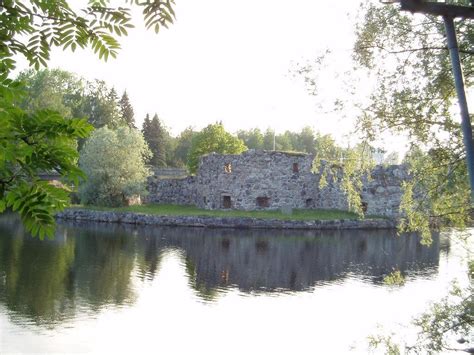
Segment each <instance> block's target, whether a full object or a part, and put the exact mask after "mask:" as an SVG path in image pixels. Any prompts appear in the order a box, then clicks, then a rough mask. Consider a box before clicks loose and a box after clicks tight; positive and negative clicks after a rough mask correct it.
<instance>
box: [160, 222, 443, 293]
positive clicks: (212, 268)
mask: <svg viewBox="0 0 474 355" xmlns="http://www.w3.org/2000/svg"><path fill="white" fill-rule="evenodd" d="M157 232H158V231H157ZM160 232H161V233H163V234H162V235H164V236H165V240H166V241H167V242H168V243H169V245H173V246H178V247H180V248H182V249H183V250H184V251H185V254H186V261H187V264H188V265H192V269H191V270H190V271H192V274H191V275H190V276H191V277H192V280H193V281H194V283H195V284H196V286H198V287H199V289H201V290H202V289H203V288H204V289H208V290H209V289H212V288H216V287H226V286H228V285H232V286H235V287H238V288H239V289H240V290H242V291H257V290H261V291H273V290H292V291H300V290H306V289H309V288H311V287H313V286H315V285H316V284H318V283H319V282H325V281H332V280H342V279H344V278H346V277H347V276H348V275H349V274H350V275H355V276H356V277H359V278H361V277H362V278H368V279H370V280H372V281H373V282H380V281H381V280H382V278H383V276H385V275H386V274H388V273H390V272H391V271H393V270H401V271H402V272H403V273H405V274H408V275H410V274H414V273H416V274H419V273H423V274H426V275H428V274H431V273H434V272H435V271H436V267H437V265H438V262H439V248H440V244H439V237H437V236H435V237H434V240H433V244H432V246H431V247H429V248H427V247H423V246H421V245H420V244H419V242H418V237H416V236H414V235H410V236H404V237H397V236H396V234H395V233H394V232H388V231H376V232H375V231H351V232H348V231H344V232H341V231H334V232H327V231H326V232H324V234H323V235H321V234H319V235H318V234H315V233H314V232H300V233H299V234H296V235H295V232H294V231H293V232H275V231H272V232H268V231H251V232H249V231H223V230H218V231H217V230H197V231H196V230H193V231H192V232H193V236H192V238H189V237H188V238H183V237H181V236H179V235H176V234H174V233H173V232H172V230H170V231H160ZM160 232H158V233H160ZM189 232H191V231H189ZM182 233H186V232H185V231H182Z"/></svg>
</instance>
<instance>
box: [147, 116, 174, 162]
mask: <svg viewBox="0 0 474 355" xmlns="http://www.w3.org/2000/svg"><path fill="white" fill-rule="evenodd" d="M142 132H143V137H145V141H146V142H147V143H148V146H149V147H150V151H151V154H152V155H151V157H150V160H149V164H151V165H153V166H156V167H163V166H166V161H167V159H166V158H167V153H168V152H167V149H166V148H167V141H168V140H169V138H170V136H169V133H168V131H167V130H166V128H165V127H164V125H163V124H162V123H161V120H160V119H159V118H158V115H157V114H156V113H155V115H154V116H153V118H152V119H151V120H150V118H149V115H148V114H147V116H146V117H145V121H144V122H143V131H142Z"/></svg>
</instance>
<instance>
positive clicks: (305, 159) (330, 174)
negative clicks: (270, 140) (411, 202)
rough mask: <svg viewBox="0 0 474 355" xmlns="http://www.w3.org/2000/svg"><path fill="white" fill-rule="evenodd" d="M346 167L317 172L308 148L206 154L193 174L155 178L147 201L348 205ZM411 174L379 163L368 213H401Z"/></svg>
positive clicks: (250, 206) (212, 205)
mask: <svg viewBox="0 0 474 355" xmlns="http://www.w3.org/2000/svg"><path fill="white" fill-rule="evenodd" d="M342 169H343V168H342V167H338V166H331V167H329V166H327V165H326V164H325V163H324V162H322V164H321V166H320V167H319V169H317V171H316V172H313V156H312V155H309V154H303V153H287V152H277V151H261V150H249V151H247V152H244V153H243V154H240V155H221V154H215V153H212V154H209V155H206V156H203V157H202V158H201V161H200V165H199V169H198V172H197V174H196V176H194V177H185V178H163V176H160V175H158V176H157V175H155V176H153V177H151V178H150V179H149V181H148V190H149V193H150V194H149V196H148V198H147V202H153V203H171V204H181V205H196V206H198V207H200V208H205V209H240V210H259V209H287V208H288V209H291V208H322V209H339V210H347V209H348V203H347V197H346V195H345V193H344V192H343V191H342V188H341V179H342V173H343V172H342ZM323 171H326V173H325V174H323ZM323 175H324V176H325V179H326V183H325V184H324V185H325V186H324V187H322V184H321V179H322V176H323ZM407 179H409V176H408V173H407V169H406V167H405V166H401V165H393V166H389V167H383V166H377V167H376V168H375V169H374V170H373V171H372V173H371V176H370V177H369V178H366V179H364V180H363V189H362V192H361V198H362V202H363V207H364V208H365V210H366V213H367V214H369V215H380V216H388V217H395V218H396V217H399V206H400V200H401V196H402V190H401V185H402V182H403V181H404V180H407Z"/></svg>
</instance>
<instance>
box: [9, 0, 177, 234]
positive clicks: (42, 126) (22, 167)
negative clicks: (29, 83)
mask: <svg viewBox="0 0 474 355" xmlns="http://www.w3.org/2000/svg"><path fill="white" fill-rule="evenodd" d="M130 3H132V4H134V5H135V6H138V7H141V8H142V9H143V11H142V12H143V15H144V20H145V25H146V27H147V28H154V29H155V31H156V32H158V30H159V29H160V28H161V27H162V26H163V27H167V26H168V25H169V24H171V23H172V22H173V18H174V12H173V8H172V6H173V0H145V1H135V0H134V1H131V2H130ZM0 21H1V26H0V212H3V211H4V209H5V208H6V207H11V208H12V209H13V210H14V211H17V212H19V213H20V215H21V217H22V220H23V223H24V224H25V226H26V227H27V229H28V230H29V231H30V232H31V233H32V234H33V235H39V236H40V237H43V236H44V235H48V236H52V235H53V233H54V226H55V223H54V218H53V213H54V212H55V211H58V210H60V209H62V208H64V207H65V206H66V205H67V203H68V198H67V193H66V191H65V190H63V189H60V188H56V187H53V186H51V185H49V184H47V183H46V182H44V181H41V180H40V179H39V178H38V173H39V172H40V171H44V170H56V171H58V172H59V173H60V174H61V176H63V177H68V178H70V179H72V180H76V181H77V179H78V177H79V176H80V175H81V173H80V171H79V170H78V169H77V166H76V162H77V151H76V150H75V149H73V148H72V147H73V146H74V141H75V140H77V139H78V138H84V137H86V136H87V134H88V133H89V132H90V130H91V127H90V126H89V125H87V124H86V123H85V122H84V121H83V120H64V118H63V117H61V116H60V115H59V114H58V113H56V112H54V111H49V110H42V111H37V112H30V113H27V112H25V111H24V110H22V109H21V108H19V107H18V101H17V100H18V98H19V97H20V96H22V95H24V90H23V89H22V88H21V84H20V83H19V82H17V81H13V80H12V79H11V78H9V76H10V74H11V72H12V71H13V69H14V68H15V60H14V59H12V57H13V56H14V55H20V56H23V57H25V58H26V59H27V60H28V61H29V63H30V65H31V66H34V67H35V68H36V69H39V67H40V66H41V65H43V66H46V64H47V61H48V59H49V53H50V51H51V49H52V48H53V47H60V48H63V49H67V48H70V49H71V50H72V51H75V50H76V48H77V47H81V48H86V47H90V48H92V49H93V50H94V52H95V53H96V54H98V56H99V58H104V59H105V60H107V59H108V57H109V56H112V57H115V56H116V54H117V51H118V50H119V48H120V46H119V43H118V40H117V38H116V37H118V36H122V35H127V33H128V29H129V28H131V27H133V25H132V24H131V16H130V9H129V8H125V7H118V6H117V7H116V6H111V5H110V6H109V2H108V1H107V0H90V1H89V3H88V5H87V6H86V7H85V8H82V9H79V10H77V11H76V10H74V9H72V8H71V7H70V6H69V4H68V2H67V1H66V0H62V1H43V0H25V1H22V2H19V1H11V0H8V1H1V2H0Z"/></svg>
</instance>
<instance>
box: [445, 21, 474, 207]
mask: <svg viewBox="0 0 474 355" xmlns="http://www.w3.org/2000/svg"><path fill="white" fill-rule="evenodd" d="M443 20H444V26H445V28H446V37H447V39H448V48H449V54H450V56H451V65H452V67H453V75H454V84H455V85H456V92H457V94H458V102H459V107H460V109H461V119H462V122H461V127H462V131H463V138H464V146H465V148H466V162H467V171H468V174H469V182H470V185H471V204H472V203H474V144H473V141H472V127H471V119H470V117H469V110H468V107H467V100H466V92H465V91H464V80H463V75H462V68H461V61H460V59H459V48H458V41H457V39H456V30H455V28H454V21H453V18H452V17H450V16H443Z"/></svg>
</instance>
